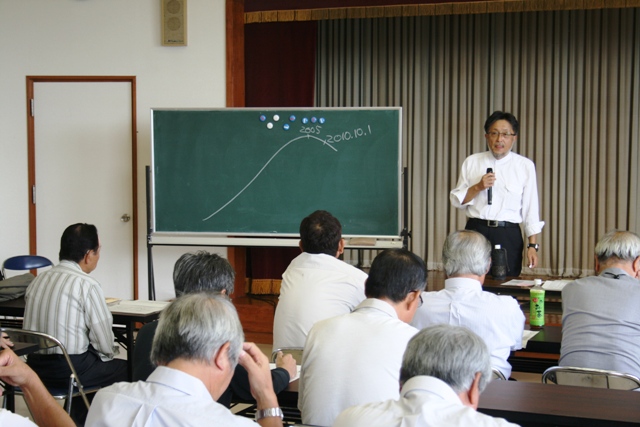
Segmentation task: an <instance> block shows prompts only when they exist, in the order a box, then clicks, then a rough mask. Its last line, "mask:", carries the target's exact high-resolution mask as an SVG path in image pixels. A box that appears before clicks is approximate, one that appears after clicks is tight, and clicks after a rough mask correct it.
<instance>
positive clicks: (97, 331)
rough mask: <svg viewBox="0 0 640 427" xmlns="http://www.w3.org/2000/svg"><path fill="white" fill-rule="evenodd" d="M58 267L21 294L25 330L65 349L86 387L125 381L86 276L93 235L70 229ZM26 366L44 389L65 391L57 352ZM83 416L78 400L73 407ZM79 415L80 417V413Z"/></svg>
mask: <svg viewBox="0 0 640 427" xmlns="http://www.w3.org/2000/svg"><path fill="white" fill-rule="evenodd" d="M59 257H60V263H59V264H58V265H56V266H55V267H53V268H52V269H51V270H48V271H46V272H44V273H41V274H39V275H38V276H37V277H36V278H35V279H34V280H33V282H31V284H30V285H29V287H28V288H27V292H26V294H25V301H26V306H25V311H24V328H25V329H28V330H31V331H38V332H44V333H46V334H49V335H53V336H54V337H56V338H57V339H59V340H60V341H61V342H62V344H64V346H65V348H66V349H67V352H68V353H69V355H70V357H71V361H72V362H73V366H74V367H75V369H76V372H77V374H78V376H79V377H80V382H81V383H82V385H83V386H85V387H93V386H107V385H110V384H113V383H114V382H117V381H126V380H127V361H126V360H122V359H114V356H115V355H116V354H118V350H119V349H118V347H117V346H116V345H115V344H114V336H113V329H112V327H113V317H112V316H111V312H110V311H109V309H108V308H107V303H106V301H105V298H104V294H103V293H102V288H101V286H100V283H98V282H97V281H96V280H95V279H93V278H92V277H91V276H89V273H91V272H92V271H93V270H95V268H96V267H97V265H98V260H99V259H100V240H99V238H98V230H97V229H96V227H95V226H94V225H91V224H80V223H79V224H73V225H70V226H69V227H67V229H66V230H64V233H62V238H61V239H60V254H59ZM28 364H29V365H30V366H31V367H32V368H33V370H34V371H36V373H37V374H38V375H39V376H40V378H41V379H42V382H44V383H45V385H47V386H48V387H67V385H68V383H69V375H71V370H70V369H69V365H68V364H67V362H66V360H65V358H64V355H63V354H62V352H61V351H60V349H59V348H54V349H51V350H42V351H40V352H38V353H34V354H31V355H29V356H28ZM71 408H72V410H74V408H75V409H76V410H78V411H79V412H78V413H77V414H75V418H76V420H82V418H84V416H86V407H85V405H84V403H82V401H81V400H80V401H78V402H77V403H76V402H75V401H74V404H73V405H72V407H71ZM83 410H84V413H83Z"/></svg>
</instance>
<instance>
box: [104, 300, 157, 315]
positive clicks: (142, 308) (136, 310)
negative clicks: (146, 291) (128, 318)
mask: <svg viewBox="0 0 640 427" xmlns="http://www.w3.org/2000/svg"><path fill="white" fill-rule="evenodd" d="M167 305H169V301H144V300H134V301H120V302H118V303H116V304H114V305H109V311H111V312H112V313H129V314H151V313H155V312H158V311H161V310H162V309H163V308H165V307H166V306H167Z"/></svg>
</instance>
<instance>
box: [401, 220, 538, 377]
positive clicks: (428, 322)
mask: <svg viewBox="0 0 640 427" xmlns="http://www.w3.org/2000/svg"><path fill="white" fill-rule="evenodd" d="M442 263H443V264H444V271H445V273H446V276H447V279H446V280H445V282H444V289H443V290H441V291H438V292H425V293H423V294H422V298H423V299H424V305H423V306H422V307H420V308H419V309H418V311H417V312H416V315H415V317H414V318H413V322H411V324H412V325H413V326H415V327H416V328H419V329H422V328H424V327H426V326H433V325H437V324H439V323H444V324H448V325H457V326H466V327H467V328H469V329H471V330H472V331H473V332H475V333H476V334H478V335H479V336H480V337H481V338H482V339H483V340H484V342H485V343H486V344H487V346H488V347H489V351H490V352H491V363H492V364H493V366H494V367H495V368H497V369H498V370H499V371H500V372H502V374H503V375H504V376H505V378H509V376H510V375H511V365H510V364H509V362H507V359H508V358H509V354H510V353H511V350H518V349H519V348H521V347H522V331H523V330H524V321H525V318H524V314H523V313H522V310H521V309H520V306H519V305H518V302H517V301H516V300H515V299H514V298H513V297H510V296H502V295H496V294H493V293H491V292H485V291H483V290H482V283H483V282H484V278H485V275H486V274H487V273H488V272H489V267H490V266H491V244H490V243H489V241H488V240H487V239H486V238H485V237H484V236H483V235H482V234H480V233H478V232H476V231H471V230H463V231H456V232H454V233H451V234H450V235H449V236H448V237H447V239H446V240H445V242H444V247H443V249H442Z"/></svg>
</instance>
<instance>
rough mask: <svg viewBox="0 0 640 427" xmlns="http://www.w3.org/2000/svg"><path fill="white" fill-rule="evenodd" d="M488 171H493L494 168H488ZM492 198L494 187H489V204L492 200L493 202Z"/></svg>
mask: <svg viewBox="0 0 640 427" xmlns="http://www.w3.org/2000/svg"><path fill="white" fill-rule="evenodd" d="M487 173H493V169H492V168H487ZM492 198H493V188H491V187H489V188H488V189H487V200H488V203H489V204H491V202H492V200H491V199H492Z"/></svg>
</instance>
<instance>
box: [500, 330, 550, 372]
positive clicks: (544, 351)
mask: <svg viewBox="0 0 640 427" xmlns="http://www.w3.org/2000/svg"><path fill="white" fill-rule="evenodd" d="M561 343H562V326H552V325H545V326H544V327H542V329H540V330H539V332H538V333H537V334H536V336H535V337H533V338H531V339H530V340H529V342H528V343H527V346H526V347H525V348H523V349H522V350H517V351H513V352H511V355H510V356H509V358H508V359H507V361H508V362H509V363H510V364H511V367H512V368H513V371H516V372H532V373H536V374H541V373H543V372H544V371H545V370H546V369H547V368H550V367H551V366H556V365H558V360H559V358H560V345H561Z"/></svg>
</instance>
